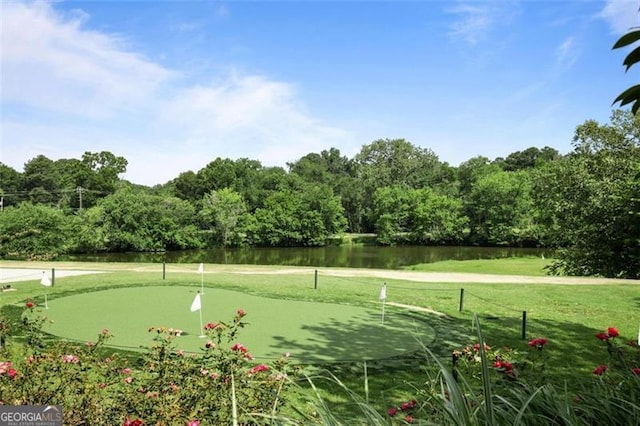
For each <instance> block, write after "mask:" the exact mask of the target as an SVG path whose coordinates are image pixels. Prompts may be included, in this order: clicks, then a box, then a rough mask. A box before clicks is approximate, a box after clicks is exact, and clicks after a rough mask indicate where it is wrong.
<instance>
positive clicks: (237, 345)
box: [231, 343, 247, 353]
mask: <svg viewBox="0 0 640 426" xmlns="http://www.w3.org/2000/svg"><path fill="white" fill-rule="evenodd" d="M231 350H232V351H240V352H242V353H247V348H245V347H244V345H243V344H242V343H235V344H234V345H233V346H231Z"/></svg>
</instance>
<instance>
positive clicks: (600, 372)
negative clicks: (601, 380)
mask: <svg viewBox="0 0 640 426" xmlns="http://www.w3.org/2000/svg"><path fill="white" fill-rule="evenodd" d="M605 371H607V366H606V365H604V364H600V365H599V366H597V367H596V368H595V369H594V370H593V374H595V375H596V376H602V375H603V374H604V372H605Z"/></svg>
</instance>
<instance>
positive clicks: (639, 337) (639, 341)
mask: <svg viewBox="0 0 640 426" xmlns="http://www.w3.org/2000/svg"><path fill="white" fill-rule="evenodd" d="M638 346H640V330H638Z"/></svg>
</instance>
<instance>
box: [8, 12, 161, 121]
mask: <svg viewBox="0 0 640 426" xmlns="http://www.w3.org/2000/svg"><path fill="white" fill-rule="evenodd" d="M87 19H88V17H87V16H86V14H82V13H80V12H79V11H75V12H74V13H73V14H71V17H70V18H67V19H65V18H63V17H62V16H60V15H59V14H56V13H55V12H54V11H53V10H52V8H51V6H50V4H48V3H44V2H36V3H31V4H26V3H18V2H11V3H8V4H5V5H4V6H3V16H2V62H1V64H0V65H1V66H2V87H3V93H2V98H3V102H7V101H9V102H15V103H18V104H20V105H26V106H30V107H35V108H39V109H42V110H46V111H52V112H58V113H70V114H75V115H79V116H85V117H105V116H110V115H112V114H113V113H115V112H116V111H115V110H117V109H122V108H124V109H130V108H136V107H139V104H141V103H144V102H146V101H148V99H149V97H150V96H151V95H152V94H153V92H154V91H155V90H157V88H158V86H159V85H161V84H162V83H163V82H165V81H166V80H167V79H168V78H170V76H171V74H172V72H171V71H169V70H166V69H164V68H163V67H161V66H159V65H156V64H154V63H151V62H149V61H146V60H145V59H144V58H142V57H141V56H140V55H137V54H135V53H132V52H128V51H126V50H124V49H123V47H122V46H121V45H122V42H121V41H120V40H119V39H118V38H117V37H116V36H113V35H105V34H101V33H98V32H94V31H87V30H83V29H82V24H83V23H84V22H85V21H86V20H87Z"/></svg>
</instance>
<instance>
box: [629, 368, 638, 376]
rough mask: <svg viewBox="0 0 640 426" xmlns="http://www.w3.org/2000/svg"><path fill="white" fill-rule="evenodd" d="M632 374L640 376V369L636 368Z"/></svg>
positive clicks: (632, 370)
mask: <svg viewBox="0 0 640 426" xmlns="http://www.w3.org/2000/svg"><path fill="white" fill-rule="evenodd" d="M631 372H632V373H633V374H635V375H636V376H640V368H638V367H636V368H632V369H631Z"/></svg>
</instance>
